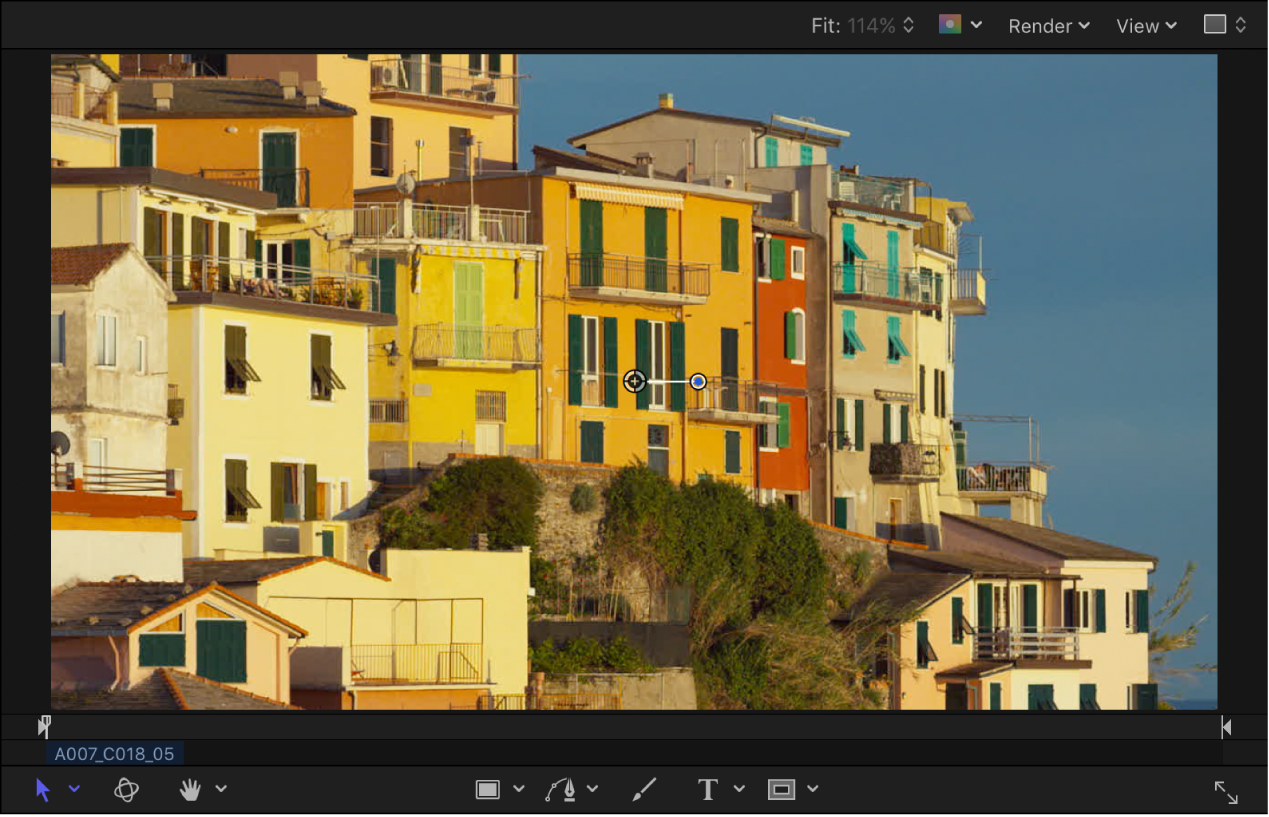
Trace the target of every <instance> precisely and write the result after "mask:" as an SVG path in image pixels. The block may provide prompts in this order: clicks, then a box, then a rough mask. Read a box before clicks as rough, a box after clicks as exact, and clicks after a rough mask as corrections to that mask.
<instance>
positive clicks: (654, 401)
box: [648, 321, 668, 409]
mask: <svg viewBox="0 0 1269 817" xmlns="http://www.w3.org/2000/svg"><path fill="white" fill-rule="evenodd" d="M648 337H649V345H650V348H651V353H652V356H651V358H650V361H651V364H652V365H651V366H650V367H649V368H650V369H651V373H650V374H649V375H648V380H650V381H651V382H650V383H648V407H649V408H655V409H663V408H665V397H666V390H667V389H668V386H667V385H666V384H665V383H664V382H662V383H658V382H657V381H658V380H660V381H664V380H665V372H666V369H667V366H666V361H667V359H668V355H667V354H666V347H667V344H666V342H665V341H666V330H665V321H648Z"/></svg>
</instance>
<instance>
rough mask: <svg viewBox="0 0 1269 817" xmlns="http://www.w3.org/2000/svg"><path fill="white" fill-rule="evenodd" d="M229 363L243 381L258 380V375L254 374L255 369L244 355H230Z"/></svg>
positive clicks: (257, 381)
mask: <svg viewBox="0 0 1269 817" xmlns="http://www.w3.org/2000/svg"><path fill="white" fill-rule="evenodd" d="M229 365H230V367H232V368H233V370H234V373H235V374H237V375H238V377H240V378H242V379H243V380H244V381H245V380H252V381H255V382H256V383H259V382H260V375H258V374H256V370H255V369H253V368H251V364H250V363H248V362H247V359H246V358H245V357H231V358H229Z"/></svg>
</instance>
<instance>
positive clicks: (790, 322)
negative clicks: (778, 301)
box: [784, 312, 798, 360]
mask: <svg viewBox="0 0 1269 817" xmlns="http://www.w3.org/2000/svg"><path fill="white" fill-rule="evenodd" d="M784 356H785V357H786V358H788V359H789V360H796V359H797V356H798V313H796V312H785V313H784Z"/></svg>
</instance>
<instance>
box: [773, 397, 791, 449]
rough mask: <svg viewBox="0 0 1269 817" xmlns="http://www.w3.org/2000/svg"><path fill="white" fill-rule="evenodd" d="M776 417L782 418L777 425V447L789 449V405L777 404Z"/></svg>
mask: <svg viewBox="0 0 1269 817" xmlns="http://www.w3.org/2000/svg"><path fill="white" fill-rule="evenodd" d="M776 415H777V416H778V417H779V418H780V419H779V421H778V422H777V424H776V446H777V447H778V448H788V447H789V404H788V403H776Z"/></svg>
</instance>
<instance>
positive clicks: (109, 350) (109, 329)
mask: <svg viewBox="0 0 1269 817" xmlns="http://www.w3.org/2000/svg"><path fill="white" fill-rule="evenodd" d="M118 330H119V319H118V318H117V317H115V316H114V315H98V316H97V365H98V366H114V365H115V364H116V362H117V361H116V357H115V344H116V342H117V341H116V335H117V334H118Z"/></svg>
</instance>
